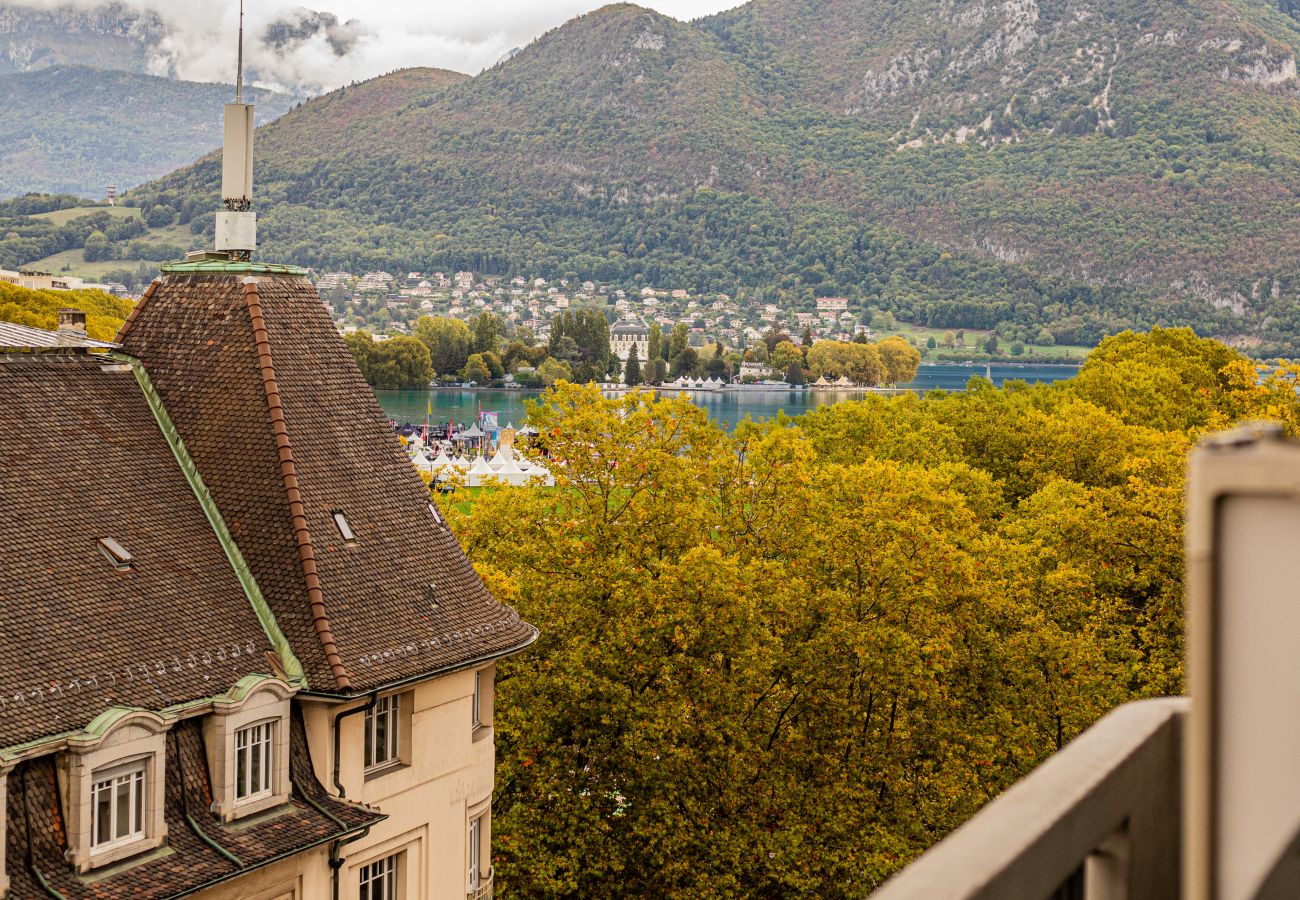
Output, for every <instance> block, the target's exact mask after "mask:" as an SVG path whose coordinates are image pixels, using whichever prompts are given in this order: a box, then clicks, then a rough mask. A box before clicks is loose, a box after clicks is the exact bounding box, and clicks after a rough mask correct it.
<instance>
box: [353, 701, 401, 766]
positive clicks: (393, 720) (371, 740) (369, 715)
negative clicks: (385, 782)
mask: <svg viewBox="0 0 1300 900" xmlns="http://www.w3.org/2000/svg"><path fill="white" fill-rule="evenodd" d="M404 705H405V704H403V703H402V695H401V694H386V695H384V696H382V697H378V698H376V700H375V704H374V706H372V707H371V708H369V709H367V710H366V712H365V715H364V716H362V729H363V732H362V734H363V736H362V748H361V754H362V755H361V765H362V771H363V772H364V773H365V774H366V775H371V774H373V773H375V772H382V771H384V770H387V769H391V768H393V767H394V766H399V765H401V764H402V712H403V710H402V707H403V706H404ZM381 706H382V707H383V709H382V710H381V709H380V707H381ZM381 721H383V722H385V723H386V729H387V730H386V731H385V733H384V747H383V749H384V752H385V755H384V757H383V759H377V758H376V757H377V753H376V749H377V747H378V744H379V733H378V732H379V725H380V722H381Z"/></svg>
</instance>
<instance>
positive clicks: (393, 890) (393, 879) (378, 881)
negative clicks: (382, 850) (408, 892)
mask: <svg viewBox="0 0 1300 900" xmlns="http://www.w3.org/2000/svg"><path fill="white" fill-rule="evenodd" d="M401 857H402V852H401V851H400V850H399V851H398V852H397V853H390V854H389V855H388V856H381V857H380V858H379V859H376V860H374V861H373V862H368V863H366V864H364V865H362V866H359V867H358V868H357V897H358V898H359V900H398V897H399V896H400V895H399V893H398V891H399V890H400V889H401V882H400V881H399V880H398V875H399V869H400V867H401V864H402V859H401ZM377 891H378V892H377Z"/></svg>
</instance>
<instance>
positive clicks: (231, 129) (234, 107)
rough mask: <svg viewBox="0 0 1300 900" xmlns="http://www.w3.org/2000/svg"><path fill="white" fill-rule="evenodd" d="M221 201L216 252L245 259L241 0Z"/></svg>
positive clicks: (248, 232) (249, 191)
mask: <svg viewBox="0 0 1300 900" xmlns="http://www.w3.org/2000/svg"><path fill="white" fill-rule="evenodd" d="M221 202H222V206H223V207H225V208H224V209H222V210H221V211H220V212H218V213H217V252H218V253H226V254H229V257H230V259H231V260H233V261H237V262H246V261H248V260H249V259H250V258H251V257H252V255H253V251H254V250H255V249H257V214H256V213H254V212H253V104H251V103H245V102H244V0H239V54H238V62H237V71H236V74H235V102H234V103H227V104H226V111H225V140H224V142H223V143H222V147H221Z"/></svg>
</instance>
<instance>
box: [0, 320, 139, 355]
mask: <svg viewBox="0 0 1300 900" xmlns="http://www.w3.org/2000/svg"><path fill="white" fill-rule="evenodd" d="M114 346H116V345H115V344H110V343H108V342H107V341H96V340H93V339H91V338H88V337H86V336H85V335H84V334H74V333H69V332H66V331H47V330H45V329H44V328H31V327H29V326H27V325H15V324H14V323H13V322H0V351H5V350H10V349H19V350H27V349H40V348H46V347H92V348H101V349H108V348H110V347H114Z"/></svg>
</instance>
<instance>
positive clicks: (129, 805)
mask: <svg viewBox="0 0 1300 900" xmlns="http://www.w3.org/2000/svg"><path fill="white" fill-rule="evenodd" d="M144 798H145V762H144V760H140V761H139V762H135V763H132V764H130V765H127V766H119V767H117V768H115V769H109V770H107V771H101V772H96V773H95V780H94V784H93V786H92V787H91V791H90V805H91V809H92V812H91V817H92V818H91V836H90V847H91V850H92V851H93V852H96V853H98V852H99V851H101V850H107V849H110V848H112V847H120V846H123V845H126V844H131V843H133V842H135V841H139V840H141V839H143V838H144V828H145V822H144Z"/></svg>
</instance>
